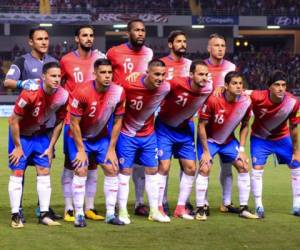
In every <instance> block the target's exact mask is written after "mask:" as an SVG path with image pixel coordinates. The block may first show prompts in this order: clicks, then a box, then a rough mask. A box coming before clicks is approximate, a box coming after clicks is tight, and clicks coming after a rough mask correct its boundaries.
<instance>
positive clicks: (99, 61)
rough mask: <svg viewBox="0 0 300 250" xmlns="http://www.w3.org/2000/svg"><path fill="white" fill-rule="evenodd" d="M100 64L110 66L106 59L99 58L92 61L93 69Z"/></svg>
mask: <svg viewBox="0 0 300 250" xmlns="http://www.w3.org/2000/svg"><path fill="white" fill-rule="evenodd" d="M101 65H109V66H112V64H111V62H110V61H109V60H108V59H105V58H100V59H97V60H96V61H95V62H94V70H96V69H97V68H98V67H99V66H101Z"/></svg>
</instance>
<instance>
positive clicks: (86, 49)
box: [79, 44, 92, 52]
mask: <svg viewBox="0 0 300 250" xmlns="http://www.w3.org/2000/svg"><path fill="white" fill-rule="evenodd" d="M79 46H80V48H81V49H82V50H83V51H85V52H90V51H91V50H92V47H87V46H84V45H83V44H79Z"/></svg>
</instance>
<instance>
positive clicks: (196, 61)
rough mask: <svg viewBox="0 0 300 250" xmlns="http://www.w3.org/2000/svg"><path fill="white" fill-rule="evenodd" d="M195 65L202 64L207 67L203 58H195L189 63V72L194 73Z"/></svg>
mask: <svg viewBox="0 0 300 250" xmlns="http://www.w3.org/2000/svg"><path fill="white" fill-rule="evenodd" d="M197 65H203V66H206V67H207V64H206V63H205V62H204V61H203V60H201V59H196V60H194V61H192V64H191V67H190V72H191V73H195V70H196V67H197Z"/></svg>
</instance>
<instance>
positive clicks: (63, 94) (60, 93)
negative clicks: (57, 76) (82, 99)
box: [56, 86, 69, 101]
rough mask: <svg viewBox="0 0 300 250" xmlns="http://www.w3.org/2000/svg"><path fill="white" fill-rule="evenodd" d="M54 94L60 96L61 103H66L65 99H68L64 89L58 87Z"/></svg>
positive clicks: (67, 93)
mask: <svg viewBox="0 0 300 250" xmlns="http://www.w3.org/2000/svg"><path fill="white" fill-rule="evenodd" d="M56 93H57V95H58V96H60V98H61V99H62V101H67V99H68V97H69V92H68V91H67V90H66V89H65V88H63V87H62V86H59V87H58V89H57V92H56Z"/></svg>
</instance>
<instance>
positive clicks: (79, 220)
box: [74, 214, 86, 227]
mask: <svg viewBox="0 0 300 250" xmlns="http://www.w3.org/2000/svg"><path fill="white" fill-rule="evenodd" d="M74 227H86V222H85V218H84V215H82V214H80V215H77V216H76V217H75V222H74Z"/></svg>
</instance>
